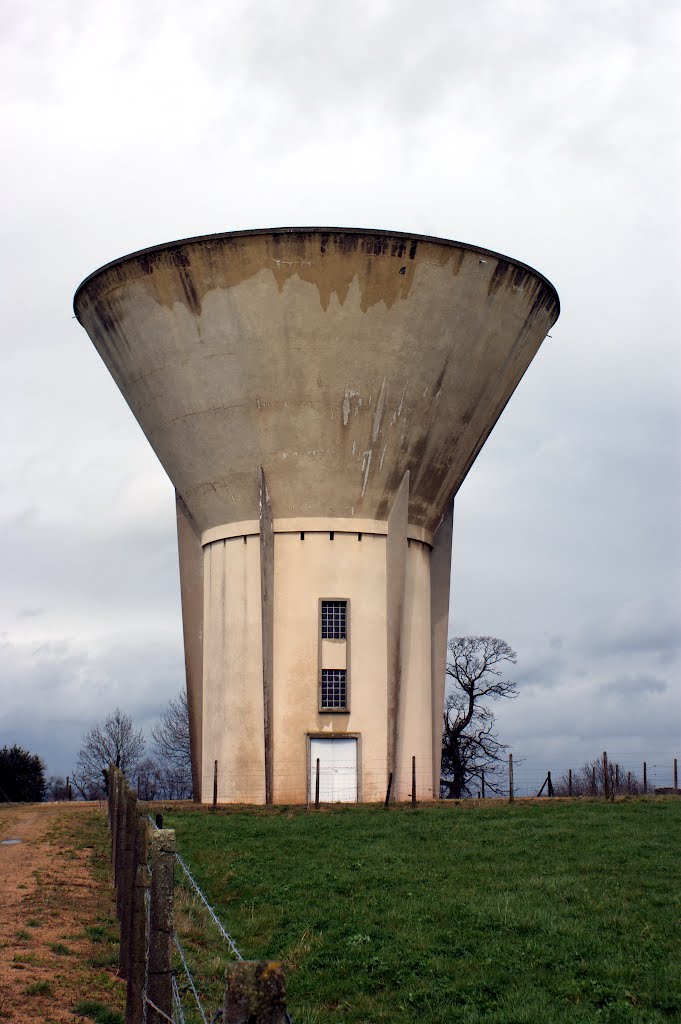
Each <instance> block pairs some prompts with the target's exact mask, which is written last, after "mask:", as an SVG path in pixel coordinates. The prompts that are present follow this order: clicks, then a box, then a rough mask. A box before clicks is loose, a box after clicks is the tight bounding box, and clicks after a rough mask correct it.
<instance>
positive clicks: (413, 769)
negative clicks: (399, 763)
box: [411, 754, 416, 807]
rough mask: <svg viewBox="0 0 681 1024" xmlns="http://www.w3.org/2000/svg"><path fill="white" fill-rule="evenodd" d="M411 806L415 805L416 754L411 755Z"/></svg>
mask: <svg viewBox="0 0 681 1024" xmlns="http://www.w3.org/2000/svg"><path fill="white" fill-rule="evenodd" d="M411 806H412V807H416V755H415V754H412V755H411Z"/></svg>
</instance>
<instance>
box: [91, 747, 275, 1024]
mask: <svg viewBox="0 0 681 1024" xmlns="http://www.w3.org/2000/svg"><path fill="white" fill-rule="evenodd" d="M107 781H108V793H107V805H108V815H109V832H110V837H111V861H112V875H113V883H114V889H115V900H116V915H117V917H118V920H119V921H120V953H119V972H118V973H119V975H120V976H122V977H124V978H125V979H126V981H127V994H126V1008H125V1021H126V1024H144V1022H146V1024H162V1022H165V1021H171V1024H172V1021H173V976H174V975H173V964H172V946H173V938H174V935H175V932H174V926H173V889H174V868H175V853H176V850H175V832H174V830H173V829H164V828H163V827H162V825H163V818H162V815H157V819H156V823H157V826H159V827H157V828H156V829H153V830H152V829H151V828H150V823H149V818H148V816H147V813H146V811H145V810H143V809H142V808H141V807H140V806H139V805H138V800H137V794H136V793H135V792H134V791H133V790H131V789H130V787H129V785H128V782H127V779H126V778H125V775H124V774H123V772H122V771H120V769H118V768H116V767H115V766H114V765H111V766H110V768H109V773H108V780H107ZM222 1021H223V1024H286V1022H287V1021H290V1017H289V1015H288V1013H287V1010H286V992H285V984H284V974H283V970H282V967H281V964H279V963H273V962H269V961H263V960H250V961H249V960H240V961H237V962H233V963H228V964H227V966H226V969H225V993H224V1003H223V1007H222Z"/></svg>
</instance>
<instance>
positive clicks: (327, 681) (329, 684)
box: [322, 668, 348, 711]
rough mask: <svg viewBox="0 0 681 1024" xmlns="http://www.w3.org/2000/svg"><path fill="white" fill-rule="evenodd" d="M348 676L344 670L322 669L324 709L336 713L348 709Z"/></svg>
mask: <svg viewBox="0 0 681 1024" xmlns="http://www.w3.org/2000/svg"><path fill="white" fill-rule="evenodd" d="M347 704H348V698H347V674H346V671H345V669H344V668H323V669H322V707H323V708H333V709H334V710H335V711H337V710H339V709H340V710H341V711H342V710H343V709H344V708H346V707H347Z"/></svg>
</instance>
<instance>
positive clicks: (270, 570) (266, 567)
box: [259, 467, 274, 804]
mask: <svg viewBox="0 0 681 1024" xmlns="http://www.w3.org/2000/svg"><path fill="white" fill-rule="evenodd" d="M259 486H260V501H259V505H260V593H261V601H262V695H263V709H264V715H263V718H264V723H263V725H264V733H265V803H267V804H271V803H272V793H273V767H272V751H273V743H272V724H273V715H272V673H273V667H274V657H273V655H274V531H273V528H272V508H271V506H270V496H269V492H268V490H267V481H266V480H265V472H264V470H263V468H262V467H260V473H259Z"/></svg>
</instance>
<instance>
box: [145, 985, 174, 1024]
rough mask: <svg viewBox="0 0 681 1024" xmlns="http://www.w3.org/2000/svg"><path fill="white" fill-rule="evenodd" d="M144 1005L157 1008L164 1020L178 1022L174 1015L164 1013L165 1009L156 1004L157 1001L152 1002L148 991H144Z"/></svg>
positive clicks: (171, 1022)
mask: <svg viewBox="0 0 681 1024" xmlns="http://www.w3.org/2000/svg"><path fill="white" fill-rule="evenodd" d="M144 1005H145V1006H150V1007H151V1008H152V1010H156V1013H157V1014H158V1015H159V1017H163V1020H168V1021H170V1024H176V1022H175V1021H174V1020H173V1018H172V1017H169V1016H168V1014H167V1013H164V1012H163V1010H161V1009H160V1008H159V1007H158V1006H157V1005H156V1003H152V1001H151V999H150V998H149V996H148V995H147V994H146V992H145V993H144Z"/></svg>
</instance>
